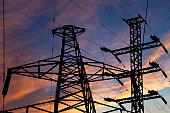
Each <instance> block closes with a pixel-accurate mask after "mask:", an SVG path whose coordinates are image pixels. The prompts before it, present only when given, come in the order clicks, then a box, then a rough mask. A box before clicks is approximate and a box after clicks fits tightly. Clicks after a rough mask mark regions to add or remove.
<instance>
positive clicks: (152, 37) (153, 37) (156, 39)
mask: <svg viewBox="0 0 170 113" xmlns="http://www.w3.org/2000/svg"><path fill="white" fill-rule="evenodd" d="M150 38H151V39H152V40H153V41H155V42H160V40H159V38H158V37H156V36H152V35H151V36H150Z"/></svg>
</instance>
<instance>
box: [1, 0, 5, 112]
mask: <svg viewBox="0 0 170 113" xmlns="http://www.w3.org/2000/svg"><path fill="white" fill-rule="evenodd" d="M2 5H3V14H2V17H3V33H2V34H3V36H2V37H3V71H2V72H3V84H4V83H5V75H6V74H5V70H6V47H5V46H6V37H5V1H4V0H3V4H2ZM2 106H3V112H4V110H5V96H3V105H2Z"/></svg>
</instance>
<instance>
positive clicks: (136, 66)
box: [101, 15, 168, 113]
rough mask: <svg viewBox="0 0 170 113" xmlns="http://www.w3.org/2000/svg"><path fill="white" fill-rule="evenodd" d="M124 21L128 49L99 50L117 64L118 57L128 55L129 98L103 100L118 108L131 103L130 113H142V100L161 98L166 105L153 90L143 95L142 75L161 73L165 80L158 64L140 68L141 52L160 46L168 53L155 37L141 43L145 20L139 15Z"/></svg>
mask: <svg viewBox="0 0 170 113" xmlns="http://www.w3.org/2000/svg"><path fill="white" fill-rule="evenodd" d="M124 21H125V22H126V23H127V24H128V25H129V26H130V47H125V48H120V49H116V50H110V49H108V48H105V47H102V48H101V50H103V51H105V52H110V53H112V54H113V55H114V56H115V58H116V59H117V60H118V61H119V62H121V60H120V59H119V57H118V56H119V55H123V54H127V53H130V67H131V71H129V72H128V74H129V75H130V76H129V77H130V79H131V97H128V98H123V99H117V100H115V99H111V98H105V100H106V101H113V102H117V103H118V104H119V105H120V106H122V105H121V104H125V103H132V106H131V112H135V113H144V105H143V101H144V100H149V99H154V98H161V99H162V100H163V101H164V103H165V104H167V102H166V100H165V99H164V98H163V97H162V96H161V95H159V94H158V92H156V91H153V90H149V91H148V93H149V94H146V95H143V74H147V73H152V72H157V71H162V73H163V75H164V76H165V78H167V75H166V74H165V72H164V71H163V70H162V69H161V68H160V67H159V64H157V63H155V62H150V63H149V64H150V65H151V66H152V67H148V68H142V51H143V50H145V49H150V48H154V47H159V46H162V48H163V49H164V51H165V52H166V53H168V51H167V50H166V48H165V47H164V45H163V44H162V43H161V42H160V40H159V39H158V38H157V37H156V36H150V38H151V39H152V40H153V41H152V42H147V43H144V42H143V41H142V39H141V23H143V22H145V20H144V19H143V18H142V17H141V16H140V15H138V16H137V17H135V18H131V19H127V20H125V19H124ZM122 107H123V106H122Z"/></svg>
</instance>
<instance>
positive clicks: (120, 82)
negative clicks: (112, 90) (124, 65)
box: [116, 79, 124, 86]
mask: <svg viewBox="0 0 170 113" xmlns="http://www.w3.org/2000/svg"><path fill="white" fill-rule="evenodd" d="M116 80H117V81H118V82H119V84H121V85H122V86H124V84H123V82H122V81H120V80H119V79H116Z"/></svg>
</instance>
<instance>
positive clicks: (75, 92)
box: [53, 25, 96, 113]
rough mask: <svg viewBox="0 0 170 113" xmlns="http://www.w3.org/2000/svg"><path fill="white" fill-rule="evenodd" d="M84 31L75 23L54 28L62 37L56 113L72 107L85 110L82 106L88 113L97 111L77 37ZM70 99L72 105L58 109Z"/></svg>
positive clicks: (54, 32)
mask: <svg viewBox="0 0 170 113" xmlns="http://www.w3.org/2000/svg"><path fill="white" fill-rule="evenodd" d="M84 32H85V29H84V28H79V27H75V26H73V25H66V26H64V27H61V28H58V29H53V34H56V35H58V36H60V37H61V38H62V49H61V56H60V64H59V73H58V82H57V89H56V96H55V100H56V101H55V102H54V113H58V112H59V111H60V112H61V111H65V110H67V109H72V107H74V108H76V109H77V110H80V111H83V110H81V109H80V108H81V106H84V107H85V112H86V113H96V110H95V106H94V102H93V98H92V94H91V90H90V86H89V83H88V79H87V76H86V71H85V68H84V62H83V60H82V55H81V53H80V48H79V44H78V43H77V39H76V37H77V36H78V35H80V34H82V33H84ZM70 97H71V98H72V99H70ZM68 101H70V102H71V103H72V107H71V106H70V107H69V108H67V109H63V110H59V109H58V108H59V104H64V105H68V103H67V102H68ZM78 107H79V108H78Z"/></svg>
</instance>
